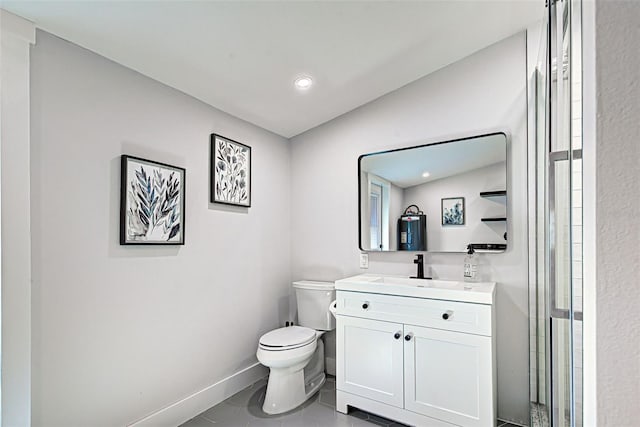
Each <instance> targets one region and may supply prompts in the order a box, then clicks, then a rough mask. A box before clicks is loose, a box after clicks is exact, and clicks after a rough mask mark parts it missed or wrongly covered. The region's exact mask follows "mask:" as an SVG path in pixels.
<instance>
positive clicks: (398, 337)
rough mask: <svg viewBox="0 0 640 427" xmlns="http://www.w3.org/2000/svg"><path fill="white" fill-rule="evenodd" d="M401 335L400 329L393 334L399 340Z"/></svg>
mask: <svg viewBox="0 0 640 427" xmlns="http://www.w3.org/2000/svg"><path fill="white" fill-rule="evenodd" d="M401 336H402V333H401V332H400V331H398V332H396V333H395V334H394V335H393V337H394V338H395V339H397V340H399V339H400V337H401Z"/></svg>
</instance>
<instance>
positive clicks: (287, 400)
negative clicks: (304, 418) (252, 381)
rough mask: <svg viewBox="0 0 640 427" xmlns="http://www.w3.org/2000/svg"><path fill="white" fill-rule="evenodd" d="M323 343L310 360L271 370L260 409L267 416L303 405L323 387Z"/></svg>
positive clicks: (320, 342) (324, 378)
mask: <svg viewBox="0 0 640 427" xmlns="http://www.w3.org/2000/svg"><path fill="white" fill-rule="evenodd" d="M325 381H326V376H325V374H324V343H323V342H322V339H318V345H317V347H316V350H315V352H314V354H313V357H312V358H311V360H309V362H308V363H305V364H299V365H297V366H292V367H289V368H271V369H270V372H269V381H268V383H267V393H266V395H265V398H264V404H263V405H262V410H263V411H264V412H265V413H267V414H269V415H276V414H282V413H283V412H288V411H291V410H292V409H295V408H297V407H298V406H300V405H302V404H303V403H304V402H306V401H307V400H308V399H309V398H310V397H311V396H313V395H314V394H315V393H316V392H317V391H318V390H319V389H320V387H322V386H323V385H324V383H325Z"/></svg>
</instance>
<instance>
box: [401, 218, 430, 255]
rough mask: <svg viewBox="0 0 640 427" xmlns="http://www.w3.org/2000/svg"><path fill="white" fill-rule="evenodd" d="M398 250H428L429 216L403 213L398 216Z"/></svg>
mask: <svg viewBox="0 0 640 427" xmlns="http://www.w3.org/2000/svg"><path fill="white" fill-rule="evenodd" d="M398 250H400V251H426V250H427V216H426V215H419V214H415V215H412V214H409V215H402V216H400V218H398Z"/></svg>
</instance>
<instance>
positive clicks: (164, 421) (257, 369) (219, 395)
mask: <svg viewBox="0 0 640 427" xmlns="http://www.w3.org/2000/svg"><path fill="white" fill-rule="evenodd" d="M268 373H269V370H268V369H267V368H266V367H264V366H262V365H261V364H260V363H255V364H253V365H251V366H249V367H247V368H245V369H243V370H241V371H238V372H236V373H235V374H233V375H230V376H228V377H227V378H225V379H222V380H220V381H218V382H217V383H215V384H211V385H210V386H208V387H205V388H204V389H202V390H200V391H198V392H195V393H193V394H192V395H191V396H188V397H185V398H184V399H182V400H179V401H177V402H175V403H173V404H171V405H169V406H167V407H166V408H163V409H160V410H159V411H156V412H154V413H153V414H151V415H148V416H146V417H144V418H142V419H140V420H138V421H134V422H133V423H131V424H128V425H127V427H150V426H153V427H164V426H166V427H176V426H179V425H180V424H182V423H184V422H186V421H189V420H190V419H191V418H193V417H195V416H196V415H198V414H200V413H201V412H204V411H206V410H207V409H209V408H211V407H212V406H215V405H217V404H218V403H220V402H222V401H224V400H226V399H228V398H229V397H231V396H233V395H234V394H236V393H237V392H239V391H240V390H242V389H245V388H247V387H248V386H250V385H251V384H253V383H255V382H256V381H258V380H259V379H261V378H264V377H265V376H267V374H268Z"/></svg>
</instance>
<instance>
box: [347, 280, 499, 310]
mask: <svg viewBox="0 0 640 427" xmlns="http://www.w3.org/2000/svg"><path fill="white" fill-rule="evenodd" d="M335 283H336V290H338V291H352V292H368V293H374V294H384V295H398V296H406V297H413V298H430V299H439V300H448V301H460V302H471V303H476V304H489V305H493V303H494V300H495V288H496V283H495V282H475V283H468V282H459V281H455V280H437V279H436V280H431V279H411V278H409V277H408V276H391V275H384V274H359V275H357V276H353V277H347V278H345V279H340V280H336V282H335Z"/></svg>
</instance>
